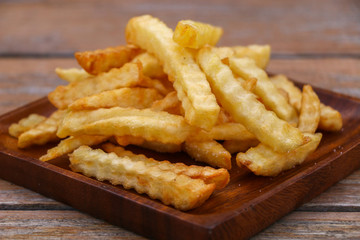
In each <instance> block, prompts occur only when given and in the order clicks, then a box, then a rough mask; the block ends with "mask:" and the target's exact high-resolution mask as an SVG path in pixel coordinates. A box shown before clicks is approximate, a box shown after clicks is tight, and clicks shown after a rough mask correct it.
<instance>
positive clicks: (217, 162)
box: [184, 140, 231, 169]
mask: <svg viewBox="0 0 360 240" xmlns="http://www.w3.org/2000/svg"><path fill="white" fill-rule="evenodd" d="M184 150H185V151H186V152H187V153H188V154H189V155H190V156H191V157H192V158H193V159H194V160H196V161H199V162H205V163H207V164H209V165H211V166H213V167H221V168H225V169H231V154H230V153H229V152H228V151H227V150H226V149H225V148H224V147H223V146H222V145H221V144H220V143H218V142H216V141H215V140H209V141H186V142H185V144H184Z"/></svg>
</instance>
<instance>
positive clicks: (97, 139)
mask: <svg viewBox="0 0 360 240" xmlns="http://www.w3.org/2000/svg"><path fill="white" fill-rule="evenodd" d="M108 138H109V137H106V136H92V135H82V136H76V137H74V136H70V137H68V138H66V139H63V140H61V141H60V143H59V144H58V145H57V146H56V147H53V148H50V149H49V150H47V153H46V154H45V155H43V156H41V157H40V158H39V160H41V161H43V162H45V161H49V160H51V159H54V158H57V157H60V156H62V155H65V154H67V153H71V152H72V151H74V150H75V149H77V148H78V147H80V146H82V145H87V146H92V145H97V144H100V143H102V142H104V141H106V140H107V139H108Z"/></svg>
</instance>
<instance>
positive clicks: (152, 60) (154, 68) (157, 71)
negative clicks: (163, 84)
mask: <svg viewBox="0 0 360 240" xmlns="http://www.w3.org/2000/svg"><path fill="white" fill-rule="evenodd" d="M137 61H140V62H141V64H142V66H143V70H142V71H143V74H144V75H145V76H147V77H150V78H155V79H156V78H164V77H166V73H164V70H163V67H162V65H161V64H160V61H159V60H158V59H157V58H156V57H155V56H154V55H152V54H150V53H148V52H144V53H140V54H139V55H137V56H136V57H134V58H133V60H131V62H134V63H135V62H137Z"/></svg>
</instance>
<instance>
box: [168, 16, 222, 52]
mask: <svg viewBox="0 0 360 240" xmlns="http://www.w3.org/2000/svg"><path fill="white" fill-rule="evenodd" d="M222 34H223V30H222V28H220V27H215V26H213V25H210V24H206V23H201V22H196V21H192V20H182V21H179V22H178V24H177V26H176V28H175V31H174V35H173V39H174V41H175V42H176V43H178V44H179V45H181V46H183V47H188V48H194V49H199V48H202V47H203V46H205V45H207V44H208V45H211V46H214V45H216V43H217V42H218V41H219V39H220V37H221V35H222Z"/></svg>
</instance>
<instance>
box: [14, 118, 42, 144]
mask: <svg viewBox="0 0 360 240" xmlns="http://www.w3.org/2000/svg"><path fill="white" fill-rule="evenodd" d="M45 119H46V117H44V116H42V115H39V114H36V113H32V114H30V115H29V116H27V117H25V118H22V119H20V121H19V122H18V123H13V124H11V125H10V127H9V134H10V136H13V137H16V138H17V137H19V136H20V135H21V134H22V133H24V132H26V131H28V130H30V129H31V128H34V127H36V126H37V125H39V124H40V123H41V122H43V121H44V120H45Z"/></svg>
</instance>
